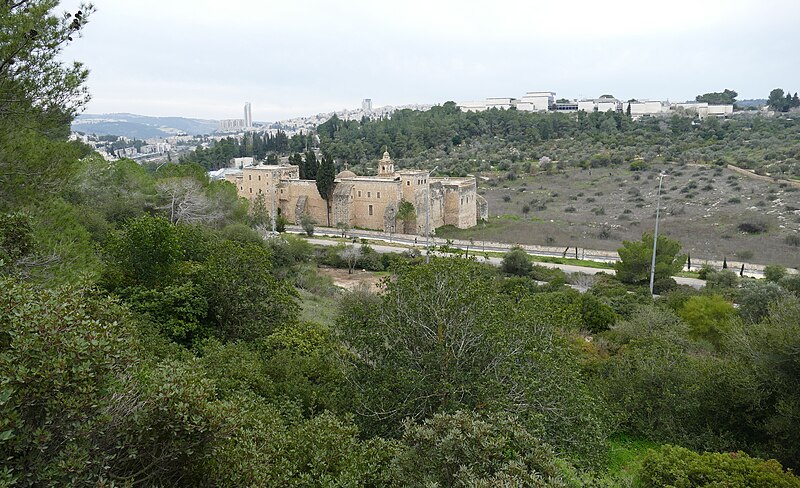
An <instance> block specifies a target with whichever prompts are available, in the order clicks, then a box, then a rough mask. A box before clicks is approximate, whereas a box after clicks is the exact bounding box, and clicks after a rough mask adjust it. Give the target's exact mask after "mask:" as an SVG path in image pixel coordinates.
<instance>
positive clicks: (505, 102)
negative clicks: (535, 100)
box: [486, 97, 517, 110]
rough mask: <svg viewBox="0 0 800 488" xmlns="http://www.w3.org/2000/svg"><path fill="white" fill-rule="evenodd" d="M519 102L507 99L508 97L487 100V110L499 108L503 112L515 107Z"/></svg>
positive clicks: (514, 99)
mask: <svg viewBox="0 0 800 488" xmlns="http://www.w3.org/2000/svg"><path fill="white" fill-rule="evenodd" d="M516 102H517V99H516V98H507V97H493V98H487V99H486V108H487V109H490V108H498V109H503V110H508V109H510V108H511V107H513V106H514V105H515V104H516Z"/></svg>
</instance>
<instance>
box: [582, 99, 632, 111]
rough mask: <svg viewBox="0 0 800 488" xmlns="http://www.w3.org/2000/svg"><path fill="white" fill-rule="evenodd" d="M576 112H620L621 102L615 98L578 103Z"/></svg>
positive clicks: (586, 100)
mask: <svg viewBox="0 0 800 488" xmlns="http://www.w3.org/2000/svg"><path fill="white" fill-rule="evenodd" d="M578 110H583V111H584V112H594V111H595V110H597V111H598V112H621V111H622V102H621V101H619V100H617V99H616V98H607V97H606V98H593V99H585V100H579V101H578Z"/></svg>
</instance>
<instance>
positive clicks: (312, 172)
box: [305, 151, 319, 180]
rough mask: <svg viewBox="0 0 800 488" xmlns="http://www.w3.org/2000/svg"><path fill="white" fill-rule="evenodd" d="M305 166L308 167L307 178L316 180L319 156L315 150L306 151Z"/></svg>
mask: <svg viewBox="0 0 800 488" xmlns="http://www.w3.org/2000/svg"><path fill="white" fill-rule="evenodd" d="M305 167H306V170H305V175H306V179H307V180H316V179H317V171H318V169H319V164H318V163H317V156H316V154H314V151H308V152H307V153H306V161H305Z"/></svg>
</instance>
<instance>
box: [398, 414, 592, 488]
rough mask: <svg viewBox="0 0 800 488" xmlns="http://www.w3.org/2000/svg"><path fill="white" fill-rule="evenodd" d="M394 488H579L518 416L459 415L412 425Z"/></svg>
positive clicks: (573, 475) (438, 416) (572, 475)
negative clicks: (437, 487)
mask: <svg viewBox="0 0 800 488" xmlns="http://www.w3.org/2000/svg"><path fill="white" fill-rule="evenodd" d="M400 443H401V446H402V447H401V449H400V452H399V454H398V456H397V457H396V458H395V459H394V460H393V461H392V466H391V472H392V478H393V482H394V486H476V487H478V486H485V487H489V486H535V487H542V488H544V487H567V486H576V480H577V473H576V472H575V471H574V469H573V468H571V467H570V466H569V464H568V463H566V462H565V461H563V460H561V459H559V458H558V457H557V456H556V454H555V452H554V451H553V449H552V448H551V447H549V446H548V445H547V444H546V443H544V442H543V441H541V440H540V439H538V438H536V437H534V436H533V435H532V434H531V433H529V432H528V431H527V430H526V429H525V427H524V426H523V425H522V424H521V423H519V422H518V421H517V420H516V419H515V418H513V417H511V416H506V415H491V416H488V417H482V416H479V415H477V414H475V413H472V412H465V411H457V412H454V413H451V414H436V415H434V416H433V417H432V418H430V419H428V420H425V421H424V422H423V423H420V424H413V423H411V422H407V423H406V425H405V432H404V434H403V437H402V439H401V442H400Z"/></svg>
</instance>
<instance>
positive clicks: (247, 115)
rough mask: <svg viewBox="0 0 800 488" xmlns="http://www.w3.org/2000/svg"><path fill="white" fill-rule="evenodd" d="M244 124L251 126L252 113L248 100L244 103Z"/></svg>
mask: <svg viewBox="0 0 800 488" xmlns="http://www.w3.org/2000/svg"><path fill="white" fill-rule="evenodd" d="M244 126H245V127H253V113H252V112H251V111H250V102H247V103H245V104H244Z"/></svg>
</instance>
